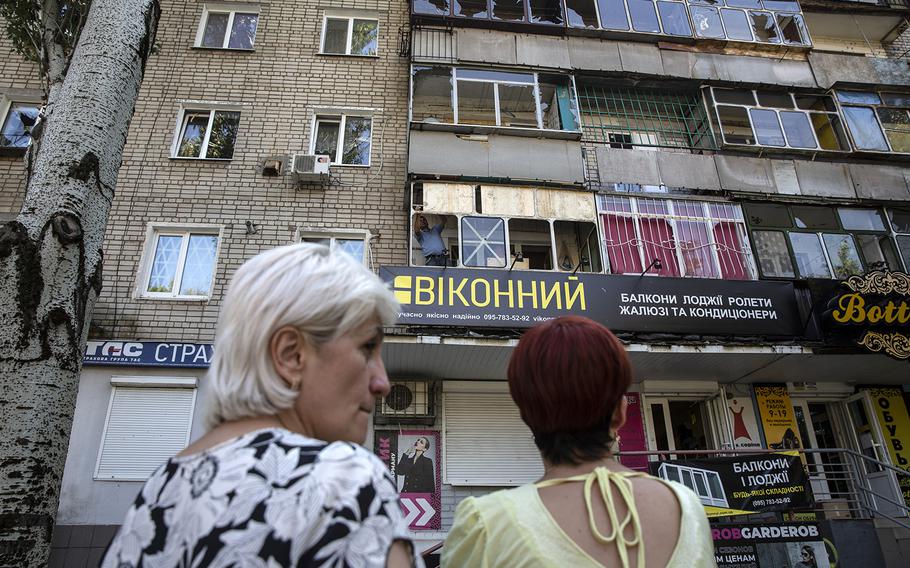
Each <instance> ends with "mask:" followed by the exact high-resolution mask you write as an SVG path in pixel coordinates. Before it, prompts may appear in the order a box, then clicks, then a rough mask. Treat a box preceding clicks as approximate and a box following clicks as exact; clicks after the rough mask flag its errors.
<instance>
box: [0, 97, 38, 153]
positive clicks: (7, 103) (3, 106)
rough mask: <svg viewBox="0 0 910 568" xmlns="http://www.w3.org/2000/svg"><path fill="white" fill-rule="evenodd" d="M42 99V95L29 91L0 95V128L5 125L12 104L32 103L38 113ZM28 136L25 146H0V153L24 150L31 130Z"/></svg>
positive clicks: (30, 138)
mask: <svg viewBox="0 0 910 568" xmlns="http://www.w3.org/2000/svg"><path fill="white" fill-rule="evenodd" d="M43 101H44V99H43V96H42V95H41V94H38V93H35V94H31V93H30V92H29V93H8V94H4V95H3V96H2V97H0V129H2V128H3V127H4V126H6V121H7V120H8V119H9V113H10V111H11V110H12V108H13V105H16V104H22V105H34V106H35V107H36V108H37V109H38V112H39V113H40V112H41V106H42V104H43ZM28 138H29V142H28V144H26V145H25V146H0V155H3V154H7V155H18V154H20V153H22V152H25V151H26V149H27V148H28V147H29V146H30V145H31V140H32V136H31V132H29V134H28Z"/></svg>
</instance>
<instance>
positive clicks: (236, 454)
mask: <svg viewBox="0 0 910 568" xmlns="http://www.w3.org/2000/svg"><path fill="white" fill-rule="evenodd" d="M393 540H406V541H410V536H409V534H408V528H407V525H406V524H405V523H404V519H403V517H402V513H401V508H400V505H399V502H398V493H397V492H396V490H395V484H394V482H393V480H392V477H391V475H390V474H389V471H388V469H387V468H386V467H385V466H384V465H383V464H382V462H381V461H379V459H378V458H377V457H376V456H374V455H373V454H371V453H370V452H369V451H367V450H365V449H364V448H362V447H360V446H357V445H355V444H350V443H345V442H335V443H332V444H326V443H325V442H321V441H319V440H314V439H312V438H307V437H305V436H301V435H299V434H294V433H292V432H289V431H287V430H282V429H268V430H258V431H255V432H250V433H248V434H245V435H243V436H241V437H239V438H236V439H234V440H231V441H228V442H225V443H223V444H220V445H218V446H215V447H213V448H210V449H208V450H206V451H205V452H202V453H199V454H195V455H192V456H186V457H175V458H171V459H170V460H169V461H168V462H167V463H165V464H164V465H162V466H161V467H160V468H158V469H157V470H156V471H155V473H153V474H152V476H151V478H149V480H148V481H147V482H146V484H145V486H144V487H143V488H142V491H141V492H140V493H139V495H138V496H137V497H136V501H135V502H134V503H133V506H132V507H130V510H129V511H128V512H127V514H126V520H125V521H124V523H123V526H121V527H120V530H119V531H118V533H117V536H116V537H114V540H113V541H112V542H111V545H110V547H109V548H108V550H107V552H106V553H105V556H104V560H102V562H101V566H102V567H104V568H106V567H112V568H140V567H157V566H161V567H164V566H166V567H168V568H171V567H175V566H177V567H187V568H189V567H202V566H205V567H210V568H215V567H225V568H227V567H235V568H241V567H243V568H246V567H254V566H255V567H263V568H266V567H267V568H274V567H285V566H331V567H339V568H341V567H351V568H359V567H372V566H382V567H384V566H385V563H386V556H387V554H388V550H389V547H390V546H391V544H392V541H393ZM412 549H413V546H412ZM413 554H414V559H413V560H414V565H415V566H421V567H422V566H423V562H422V561H421V560H420V558H419V557H418V556H417V554H416V551H415V552H414V553H413Z"/></svg>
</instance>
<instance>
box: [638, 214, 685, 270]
mask: <svg viewBox="0 0 910 568" xmlns="http://www.w3.org/2000/svg"><path fill="white" fill-rule="evenodd" d="M641 238H642V240H643V241H645V242H644V245H643V246H644V251H645V266H647V265H649V264H651V261H653V260H654V259H655V258H656V259H658V260H660V266H661V267H660V270H656V269H654V268H652V269H651V270H649V271H648V274H659V275H661V276H679V262H678V261H677V260H676V239H675V238H674V236H673V229H672V228H671V227H670V223H669V222H668V221H666V220H664V219H651V218H642V219H641Z"/></svg>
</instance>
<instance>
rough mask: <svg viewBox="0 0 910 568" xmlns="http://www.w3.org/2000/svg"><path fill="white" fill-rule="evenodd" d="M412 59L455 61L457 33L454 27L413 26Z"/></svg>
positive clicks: (410, 44) (411, 36)
mask: <svg viewBox="0 0 910 568" xmlns="http://www.w3.org/2000/svg"><path fill="white" fill-rule="evenodd" d="M408 47H409V49H410V55H411V61H419V62H441V63H455V61H456V57H455V33H454V32H453V30H452V28H426V27H419V26H415V27H412V28H411V31H410V37H409V46H408Z"/></svg>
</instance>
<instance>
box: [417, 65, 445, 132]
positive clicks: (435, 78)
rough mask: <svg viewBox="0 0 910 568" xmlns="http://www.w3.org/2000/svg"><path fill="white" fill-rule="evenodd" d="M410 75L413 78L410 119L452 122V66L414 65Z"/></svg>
mask: <svg viewBox="0 0 910 568" xmlns="http://www.w3.org/2000/svg"><path fill="white" fill-rule="evenodd" d="M411 77H412V80H413V92H412V99H411V101H412V103H411V120H412V121H414V122H429V123H440V122H441V123H447V124H452V123H454V122H455V115H454V113H453V111H452V68H451V67H439V66H437V67H418V66H415V67H414V68H413V70H412V72H411Z"/></svg>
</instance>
